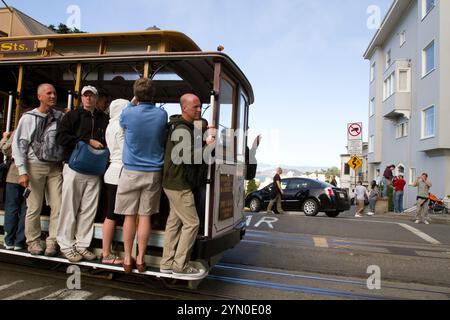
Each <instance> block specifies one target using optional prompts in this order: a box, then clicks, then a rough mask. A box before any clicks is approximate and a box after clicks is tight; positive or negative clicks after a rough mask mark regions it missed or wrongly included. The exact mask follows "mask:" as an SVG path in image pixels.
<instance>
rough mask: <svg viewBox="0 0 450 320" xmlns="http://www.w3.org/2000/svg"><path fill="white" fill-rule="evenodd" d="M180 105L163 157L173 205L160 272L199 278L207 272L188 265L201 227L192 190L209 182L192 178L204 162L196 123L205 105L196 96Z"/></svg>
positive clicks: (165, 184) (189, 96) (185, 98)
mask: <svg viewBox="0 0 450 320" xmlns="http://www.w3.org/2000/svg"><path fill="white" fill-rule="evenodd" d="M180 104H181V110H182V114H181V115H174V116H172V117H171V118H170V122H169V135H168V138H167V144H166V153H165V157H164V173H163V188H164V192H165V194H166V195H167V197H168V199H169V202H170V214H169V218H168V219H167V224H166V231H165V234H164V251H163V257H162V260H161V265H160V271H161V272H162V273H165V274H174V275H175V276H183V277H188V278H189V277H190V278H193V279H198V277H201V276H202V275H204V274H205V270H199V269H197V268H195V267H194V266H192V265H190V263H189V262H190V256H191V251H192V247H193V245H194V242H195V239H196V237H197V233H198V230H199V224H200V221H199V217H198V214H197V209H196V205H195V200H194V194H193V189H194V188H195V187H196V186H195V185H200V184H202V183H206V181H203V182H202V181H200V180H204V179H205V178H203V179H200V178H199V177H200V176H204V174H201V173H198V174H197V176H198V178H197V180H199V181H194V180H195V179H194V178H193V177H192V176H194V175H195V174H193V173H194V172H195V170H197V169H198V168H197V169H195V167H194V166H193V164H195V163H198V164H199V165H200V164H201V163H202V162H203V161H202V160H203V157H202V155H203V152H202V151H203V144H202V143H200V142H197V143H196V144H197V146H195V145H194V144H195V140H196V139H195V136H196V135H195V132H196V131H198V132H199V133H201V132H202V131H201V129H195V125H194V123H195V122H196V121H199V122H200V121H201V111H202V104H201V102H200V99H199V98H198V97H197V96H196V95H194V94H185V95H183V96H182V97H181V101H180ZM200 127H201V126H200ZM213 143H215V140H214V139H213V138H209V139H207V141H206V144H207V145H211V144H213ZM193 160H194V161H193ZM200 168H201V167H200ZM201 171H203V170H201ZM191 180H192V181H191Z"/></svg>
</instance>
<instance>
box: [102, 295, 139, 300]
mask: <svg viewBox="0 0 450 320" xmlns="http://www.w3.org/2000/svg"><path fill="white" fill-rule="evenodd" d="M98 300H131V299H127V298H120V297H115V296H104V297H103V298H100V299H98Z"/></svg>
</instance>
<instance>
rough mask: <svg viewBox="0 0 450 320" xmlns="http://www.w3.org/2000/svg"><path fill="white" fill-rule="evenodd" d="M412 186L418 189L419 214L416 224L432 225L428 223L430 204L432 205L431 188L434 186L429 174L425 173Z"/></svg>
mask: <svg viewBox="0 0 450 320" xmlns="http://www.w3.org/2000/svg"><path fill="white" fill-rule="evenodd" d="M411 186H412V187H417V214H416V221H415V223H416V224H419V223H425V224H430V222H429V221H428V204H429V203H430V188H431V187H432V186H433V184H432V183H431V181H430V180H429V179H428V174H427V173H423V174H422V175H421V176H420V177H418V178H417V180H416V182H414V183H413V184H411Z"/></svg>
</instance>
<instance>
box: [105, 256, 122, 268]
mask: <svg viewBox="0 0 450 320" xmlns="http://www.w3.org/2000/svg"><path fill="white" fill-rule="evenodd" d="M102 263H103V264H110V265H114V266H121V265H122V264H123V260H122V259H121V258H119V257H118V256H116V255H115V254H112V253H111V254H110V255H109V256H106V257H104V258H103V259H102Z"/></svg>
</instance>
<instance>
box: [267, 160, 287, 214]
mask: <svg viewBox="0 0 450 320" xmlns="http://www.w3.org/2000/svg"><path fill="white" fill-rule="evenodd" d="M282 173H283V170H282V169H281V168H278V169H277V174H276V175H275V176H274V177H273V187H272V193H271V198H270V199H271V201H270V203H269V206H268V207H267V213H269V214H270V213H274V212H273V211H272V207H273V205H274V204H275V202H276V203H277V211H278V214H283V213H284V211H283V208H282V207H281V196H282V195H283V193H284V191H283V189H282V188H281V176H280V175H281V174H282Z"/></svg>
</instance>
